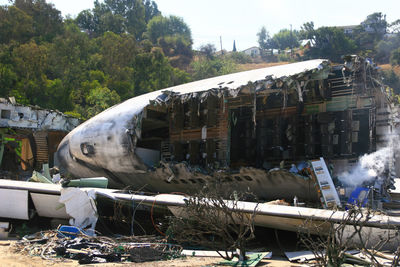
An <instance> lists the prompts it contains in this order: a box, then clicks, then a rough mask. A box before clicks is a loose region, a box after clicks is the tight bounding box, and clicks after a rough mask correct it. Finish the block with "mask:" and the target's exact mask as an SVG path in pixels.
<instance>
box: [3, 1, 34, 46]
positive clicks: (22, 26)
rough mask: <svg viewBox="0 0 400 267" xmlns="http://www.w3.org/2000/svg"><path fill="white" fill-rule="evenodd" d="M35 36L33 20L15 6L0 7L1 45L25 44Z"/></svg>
mask: <svg viewBox="0 0 400 267" xmlns="http://www.w3.org/2000/svg"><path fill="white" fill-rule="evenodd" d="M33 35H34V28H33V18H32V17H31V16H29V15H28V14H26V13H25V12H24V11H22V10H21V9H19V8H18V7H15V6H0V43H3V44H8V43H10V42H11V41H16V42H18V43H25V42H27V41H29V39H30V38H32V37H33Z"/></svg>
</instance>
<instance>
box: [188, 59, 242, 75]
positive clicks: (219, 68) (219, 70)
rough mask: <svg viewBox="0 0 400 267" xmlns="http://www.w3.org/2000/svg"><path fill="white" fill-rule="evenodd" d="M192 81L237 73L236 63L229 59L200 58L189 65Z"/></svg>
mask: <svg viewBox="0 0 400 267" xmlns="http://www.w3.org/2000/svg"><path fill="white" fill-rule="evenodd" d="M191 67H192V70H193V74H192V77H193V79H194V80H201V79H206V78H210V77H215V76H220V75H225V74H229V73H233V72H236V71H237V65H236V63H235V62H234V61H233V60H232V59H230V58H229V57H225V56H220V57H215V58H213V59H208V58H200V59H198V60H195V61H193V62H192V64H191Z"/></svg>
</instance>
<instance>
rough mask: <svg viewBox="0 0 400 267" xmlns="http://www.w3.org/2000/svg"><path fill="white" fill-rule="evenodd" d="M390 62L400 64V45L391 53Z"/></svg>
mask: <svg viewBox="0 0 400 267" xmlns="http://www.w3.org/2000/svg"><path fill="white" fill-rule="evenodd" d="M390 64H392V65H400V47H399V48H397V49H395V50H393V51H392V52H391V53H390Z"/></svg>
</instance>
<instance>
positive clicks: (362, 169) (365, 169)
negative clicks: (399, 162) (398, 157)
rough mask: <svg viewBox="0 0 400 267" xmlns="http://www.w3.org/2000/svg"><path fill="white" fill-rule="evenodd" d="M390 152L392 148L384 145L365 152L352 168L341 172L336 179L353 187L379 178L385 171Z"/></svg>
mask: <svg viewBox="0 0 400 267" xmlns="http://www.w3.org/2000/svg"><path fill="white" fill-rule="evenodd" d="M391 153H392V149H390V147H385V148H382V149H380V150H378V151H375V152H373V153H371V154H365V155H364V156H362V157H361V158H360V159H359V160H358V162H357V165H356V166H355V167H354V168H353V169H352V170H350V171H349V172H344V173H341V174H340V175H339V176H338V179H339V180H340V181H341V182H342V183H343V184H344V185H345V186H348V187H352V188H355V187H357V186H360V185H362V184H363V183H364V182H368V181H372V180H374V179H375V178H379V177H380V176H382V174H383V173H384V172H385V167H386V166H387V163H388V162H389V160H390V158H391Z"/></svg>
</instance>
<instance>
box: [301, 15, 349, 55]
mask: <svg viewBox="0 0 400 267" xmlns="http://www.w3.org/2000/svg"><path fill="white" fill-rule="evenodd" d="M301 36H303V38H304V37H306V38H308V39H310V40H311V42H312V43H313V46H312V47H311V48H310V49H309V50H308V51H306V56H308V57H310V58H321V57H322V58H328V59H330V60H333V61H335V62H339V61H341V56H342V55H346V54H351V53H354V52H356V49H357V46H356V44H355V42H354V41H353V40H351V39H350V38H348V37H347V36H346V35H345V34H344V33H343V30H342V29H339V28H336V27H321V28H318V29H316V30H315V29H314V24H313V23H312V22H311V23H305V24H304V25H303V27H302V29H301Z"/></svg>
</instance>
